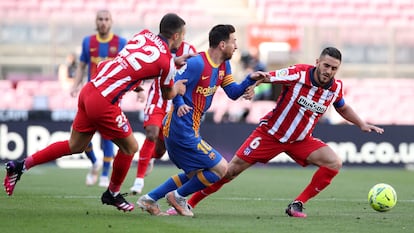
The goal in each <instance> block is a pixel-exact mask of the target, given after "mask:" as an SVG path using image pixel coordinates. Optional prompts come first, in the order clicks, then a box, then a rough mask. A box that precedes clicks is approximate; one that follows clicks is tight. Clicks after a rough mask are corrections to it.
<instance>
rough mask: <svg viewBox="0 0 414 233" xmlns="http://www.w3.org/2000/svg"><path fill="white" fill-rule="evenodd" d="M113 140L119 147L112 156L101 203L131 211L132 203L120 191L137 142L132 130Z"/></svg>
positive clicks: (136, 149)
mask: <svg viewBox="0 0 414 233" xmlns="http://www.w3.org/2000/svg"><path fill="white" fill-rule="evenodd" d="M113 142H114V143H115V144H116V145H117V146H118V147H119V149H118V152H117V154H116V155H115V158H114V163H113V166H112V174H111V179H110V182H109V186H108V189H107V190H106V191H105V192H104V193H103V194H102V197H101V201H102V203H103V204H107V205H113V206H115V207H116V208H117V209H118V210H123V211H132V210H133V209H134V205H133V204H130V203H129V202H127V201H126V200H125V198H124V197H123V195H122V194H121V193H120V191H121V186H122V183H123V182H124V180H125V178H126V176H127V174H128V170H129V167H130V166H131V162H132V158H133V157H134V154H135V153H136V152H137V151H138V143H137V141H136V139H135V137H134V135H133V134H132V132H130V133H129V135H128V136H127V137H125V138H116V139H114V140H113Z"/></svg>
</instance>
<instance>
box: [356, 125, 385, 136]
mask: <svg viewBox="0 0 414 233" xmlns="http://www.w3.org/2000/svg"><path fill="white" fill-rule="evenodd" d="M361 130H362V131H364V132H372V131H375V132H376V133H379V134H383V133H384V129H383V128H380V127H378V126H375V125H370V124H365V125H363V126H361Z"/></svg>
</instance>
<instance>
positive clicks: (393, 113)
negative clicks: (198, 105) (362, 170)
mask: <svg viewBox="0 0 414 233" xmlns="http://www.w3.org/2000/svg"><path fill="white" fill-rule="evenodd" d="M100 9H108V10H109V11H110V12H111V13H112V18H113V26H112V29H113V32H114V33H116V34H119V35H121V36H124V37H126V38H130V37H131V36H132V35H133V34H135V33H137V32H139V31H141V30H142V29H144V28H148V29H150V30H152V31H154V32H158V23H159V21H160V19H161V17H162V16H163V15H164V14H165V13H168V12H175V13H177V14H179V15H180V16H181V17H182V18H184V19H185V20H186V22H187V34H186V41H188V42H190V43H191V44H193V45H194V46H195V47H196V49H197V50H198V51H203V50H205V49H206V48H207V47H208V32H209V30H210V28H211V27H213V26H214V25H216V24H233V25H234V26H235V27H236V30H237V32H236V35H237V42H238V50H237V52H236V53H235V55H234V56H233V59H232V64H233V67H232V69H233V73H234V76H235V78H236V79H237V80H242V79H243V78H244V76H245V74H246V73H248V72H250V71H252V70H272V69H278V68H283V67H287V66H289V65H293V64H296V63H308V64H315V60H316V58H317V57H318V56H319V53H320V51H321V50H322V49H323V48H324V47H326V46H334V47H337V48H339V49H340V50H341V51H342V55H343V62H342V65H341V68H340V71H339V73H338V74H337V77H336V78H337V79H341V80H342V81H343V82H344V86H345V100H346V101H347V102H348V103H350V104H351V105H352V106H353V107H354V109H355V110H356V111H357V112H358V113H359V114H360V116H361V117H362V118H363V119H365V120H367V121H368V122H371V123H375V124H379V125H384V126H387V127H388V126H395V127H397V128H395V127H394V128H389V129H388V128H387V130H388V131H386V132H392V133H395V134H392V133H391V134H388V135H387V136H386V138H377V137H376V136H374V138H373V139H367V138H365V137H366V136H365V135H366V134H361V133H360V132H358V131H356V132H354V131H352V130H351V131H350V132H349V133H347V134H346V136H345V138H340V139H337V140H336V139H332V135H331V134H332V132H335V131H336V130H337V129H338V128H328V129H326V130H325V133H323V134H322V138H323V137H324V136H327V139H329V138H330V139H331V140H334V141H335V140H336V142H338V148H339V150H340V145H341V143H346V142H347V141H353V142H354V143H355V145H354V146H353V147H352V148H351V149H350V151H351V152H352V151H353V152H355V151H356V152H358V151H360V152H361V154H360V155H362V156H367V158H368V159H367V161H368V162H367V161H365V162H367V163H370V161H371V160H370V159H369V158H370V156H371V155H372V154H373V153H374V154H375V153H376V156H377V157H376V159H375V161H374V162H378V161H379V162H380V163H389V162H390V161H391V162H392V163H396V164H409V163H413V162H414V143H413V142H412V139H413V138H414V135H413V133H412V132H413V131H412V130H411V129H412V126H413V125H414V112H413V111H412V107H411V106H412V104H411V101H412V100H413V99H414V98H413V97H414V78H413V77H414V66H413V65H414V0H225V1H224V0H206V1H203V0H152V1H145V0H1V1H0V15H1V20H0V93H1V101H0V122H3V124H0V160H1V159H4V158H6V157H7V158H9V159H11V158H14V157H19V156H22V155H24V154H25V153H26V152H27V153H30V152H33V151H36V149H39V148H41V146H42V145H43V146H44V145H46V144H47V143H48V142H49V141H48V140H53V136H52V135H53V134H51V135H49V136H50V137H48V138H47V139H48V140H45V141H44V142H42V143H40V144H41V145H40V144H39V143H38V144H36V145H38V146H32V147H31V145H34V144H35V142H39V141H40V140H38V138H40V136H39V135H35V136H33V138H32V139H31V138H30V132H34V131H30V129H31V127H33V125H37V124H40V123H38V122H36V120H42V121H43V122H42V124H41V125H44V128H41V129H42V130H49V132H54V131H58V130H62V127H60V128H59V126H58V125H60V123H59V121H67V123H66V125H64V126H63V129H64V130H65V131H68V130H69V127H70V122H71V120H72V118H73V116H74V113H75V111H76V101H77V100H76V98H72V97H70V95H69V91H68V86H67V85H66V86H65V85H64V84H62V82H61V81H59V79H58V67H59V65H60V64H63V63H65V62H66V59H68V55H71V54H72V55H73V56H74V57H75V58H76V59H75V60H78V59H79V53H80V48H81V43H82V38H83V37H84V36H87V35H91V34H94V33H96V30H95V17H96V12H97V10H100ZM149 84H150V83H149V82H147V83H144V88H145V89H146V90H148V87H149ZM279 91H280V87H278V86H265V85H263V86H261V87H260V88H258V89H257V90H256V93H257V94H256V96H255V99H254V100H253V101H245V100H237V101H231V100H229V99H228V98H227V97H226V96H224V93H223V91H222V89H218V92H217V93H216V95H215V98H214V102H213V105H212V107H211V109H210V110H209V112H208V114H207V115H206V122H209V123H212V124H226V123H243V124H245V125H251V124H256V123H258V121H259V119H260V117H262V116H263V115H264V114H266V113H267V112H268V111H270V110H271V109H272V108H273V107H274V104H275V102H274V100H275V98H277V96H278V93H279ZM122 108H123V109H124V111H125V112H126V113H127V114H128V115H130V116H131V117H130V119H131V121H134V120H137V121H138V122H140V120H142V118H141V119H140V117H142V110H143V108H144V103H138V102H137V101H136V96H135V95H134V94H127V95H126V96H125V98H124V100H123V104H122ZM137 113H138V114H137ZM325 115H326V117H325V118H324V120H323V121H322V124H325V125H331V126H335V125H339V124H340V125H347V124H346V122H344V121H343V120H342V119H341V118H340V117H339V115H338V114H336V112H335V111H332V110H330V111H329V112H327V114H325ZM50 120H52V121H53V122H58V124H57V125H54V124H52V123H50ZM246 123H247V124H246ZM138 125H141V123H138ZM237 127H239V128H243V127H244V128H243V130H245V128H246V127H245V126H243V125H241V126H237ZM249 127H250V126H248V129H249V130H250V129H251V128H249ZM137 128H138V127H137ZM317 128H318V127H317ZM37 130H39V129H37ZM403 131H404V132H403ZM14 132H17V133H18V134H19V135H20V136H21V138H23V139H22V140H21V141H22V142H23V141H25V143H26V144H27V148H26V147H24V146H23V148H25V151H26V152H23V151H20V149H19V150H18V149H16V148H20V147H19V145H20V144H21V145H23V144H24V143H20V139H18V138H19V137H18V136H15V135H14ZM229 132H238V131H237V130H236V131H234V129H233V128H231V129H229ZM248 133H249V131H247V132H244V131H243V133H242V134H241V135H245V136H247V135H248ZM212 134H213V136H212V137H213V138H214V137H216V138H218V137H219V136H220V135H215V133H214V132H212ZM233 134H234V133H233ZM226 135H227V134H226ZM371 135H372V134H371ZM1 137H2V138H1ZM36 137H37V138H36ZM226 137H227V138H224V139H223V140H230V141H231V144H232V145H233V146H232V148H230V149H228V151H229V152H228V153H229V156H231V155H232V153H233V151H234V150H235V149H236V148H237V146H238V145H239V143H240V142H241V141H242V140H243V138H240V139H239V140H231V138H232V136H231V135H228V136H226ZM16 138H17V139H16ZM54 139H56V138H54ZM361 140H362V141H361ZM366 141H368V142H369V141H376V142H378V144H375V145H376V147H374V149H372V147H369V145H371V144H367V145H368V147H366V148H368V149H366V150H364V148H363V145H365V144H364V143H365V142H366ZM384 141H386V142H387V143H388V144H387V145H388V147H384V146H383V145H384V143H383V142H384ZM29 142H31V143H29ZM338 148H337V147H335V149H338ZM384 148H385V149H384ZM16 151H17V152H16ZM350 151H349V150H348V151H347V152H344V155H343V156H344V157H346V156H347V155H348V154H355V153H351V152H350ZM363 151H364V152H363ZM373 151H374V152H373ZM12 152H13V153H15V155H14V154H12ZM342 152H343V151H342ZM339 153H341V151H339ZM384 154H385V155H389V157H387V158H389V159H386V160H381V156H383V155H384ZM395 154H398V156H399V157H398V158H399V159H397V160H396V159H394V157H393V156H394V155H395ZM400 159H401V160H400ZM351 160H352V159H349V160H347V159H345V161H351ZM384 161H385V162H384ZM351 162H355V161H351ZM355 163H359V162H358V161H357V162H355Z"/></svg>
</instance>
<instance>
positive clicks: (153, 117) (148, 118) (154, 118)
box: [144, 108, 167, 141]
mask: <svg viewBox="0 0 414 233" xmlns="http://www.w3.org/2000/svg"><path fill="white" fill-rule="evenodd" d="M165 115H167V113H166V112H165V110H164V109H162V108H154V110H153V111H152V113H151V114H145V116H144V128H145V127H147V126H149V125H155V126H157V127H158V128H159V129H160V132H159V133H158V138H159V139H160V140H161V141H164V135H163V133H162V121H163V120H164V117H165Z"/></svg>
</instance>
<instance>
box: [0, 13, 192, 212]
mask: <svg viewBox="0 0 414 233" xmlns="http://www.w3.org/2000/svg"><path fill="white" fill-rule="evenodd" d="M184 34H185V21H184V20H183V19H182V18H180V17H179V16H178V15H176V14H172V13H170V14H166V15H165V16H164V17H163V18H162V19H161V22H160V25H159V34H158V35H157V34H155V33H152V32H151V31H149V30H143V31H141V32H140V33H138V34H136V35H134V37H133V38H132V39H131V40H130V41H128V43H127V45H126V46H125V47H124V49H122V50H121V52H119V54H118V55H117V56H116V58H115V59H113V60H106V61H104V62H101V63H100V64H99V66H98V70H97V75H96V78H95V79H93V80H92V81H91V82H88V83H87V84H86V85H85V86H84V87H83V88H82V90H81V92H80V95H79V100H78V111H77V113H76V116H75V119H74V121H73V126H72V128H73V130H72V132H71V135H70V138H69V140H65V141H60V142H56V143H53V144H51V145H49V146H48V147H46V148H44V149H43V150H40V151H38V152H36V153H34V154H33V155H31V156H29V157H27V158H26V159H25V160H23V161H9V162H7V163H6V171H7V174H6V177H5V179H4V183H3V185H4V188H5V191H6V193H7V194H8V195H12V194H13V191H14V188H15V185H16V183H17V181H18V180H19V179H20V178H21V175H22V174H23V172H25V171H27V170H29V169H31V168H32V167H34V166H37V165H39V164H44V163H47V162H50V161H53V160H56V159H58V158H60V157H62V156H65V155H70V154H74V153H80V152H82V151H84V150H85V148H86V147H87V146H88V144H89V142H90V141H91V139H92V137H93V135H94V134H95V132H96V131H98V132H100V133H101V135H102V136H103V137H104V138H106V139H110V140H112V141H113V142H114V143H115V144H116V145H117V146H118V147H119V149H118V152H117V154H116V156H115V158H114V163H113V171H112V175H111V180H110V183H109V186H108V188H107V189H106V191H105V192H104V193H103V194H102V197H101V201H102V203H103V204H107V205H113V206H115V207H116V208H117V209H119V210H123V211H131V210H133V209H134V205H133V204H130V203H129V202H127V201H126V200H125V198H124V197H123V195H122V194H121V193H120V190H121V185H122V183H123V181H124V180H125V177H126V176H127V174H128V170H129V167H130V165H131V161H132V158H133V156H134V154H135V153H136V152H137V150H138V143H137V141H136V139H135V137H134V135H133V134H132V128H131V125H130V123H129V121H128V119H127V117H126V116H125V115H124V114H123V112H122V110H121V107H120V106H119V104H120V102H121V100H122V97H123V96H124V94H125V93H126V92H128V91H131V90H134V89H135V88H136V87H137V86H138V85H139V84H140V82H141V81H142V80H144V79H154V78H158V77H161V82H160V83H161V90H162V95H163V98H165V99H172V98H173V97H174V96H176V95H177V94H181V95H182V94H184V92H185V89H186V88H185V85H184V83H185V82H186V80H179V81H177V82H175V83H174V74H175V71H176V70H175V66H176V65H183V64H185V59H186V56H182V57H179V58H176V59H175V60H174V57H173V55H172V54H171V52H170V51H171V50H173V49H176V48H178V47H179V45H180V44H181V43H182V41H183V39H184Z"/></svg>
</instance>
